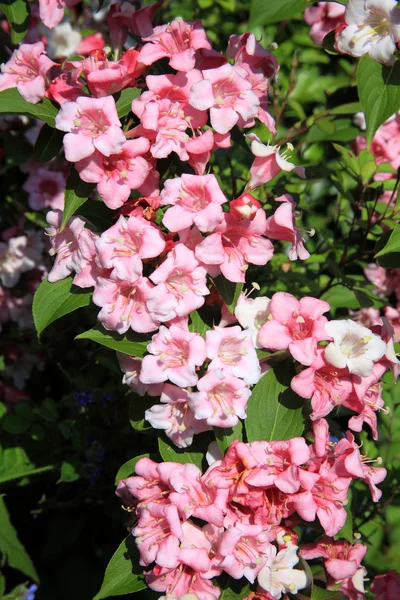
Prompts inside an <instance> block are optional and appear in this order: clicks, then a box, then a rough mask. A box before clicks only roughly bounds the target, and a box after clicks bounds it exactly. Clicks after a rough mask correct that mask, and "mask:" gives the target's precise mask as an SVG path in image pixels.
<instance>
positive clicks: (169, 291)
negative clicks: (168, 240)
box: [147, 244, 210, 322]
mask: <svg viewBox="0 0 400 600" xmlns="http://www.w3.org/2000/svg"><path fill="white" fill-rule="evenodd" d="M206 275H207V271H206V269H204V267H201V266H199V262H198V260H196V258H195V255H194V253H193V252H192V251H191V250H189V249H188V248H186V246H184V245H183V244H177V245H176V246H175V248H174V249H173V250H172V251H171V252H169V254H168V256H167V258H166V259H165V260H164V262H163V263H161V265H160V266H159V267H158V269H156V270H155V271H153V273H152V274H151V275H150V279H151V280H152V281H153V283H155V284H156V287H154V288H153V289H152V291H151V293H150V294H149V298H148V301H147V307H148V309H149V311H150V312H151V313H152V314H153V315H155V316H156V318H157V319H158V320H159V321H162V322H163V321H170V320H171V319H174V318H175V317H185V316H186V315H189V314H190V313H191V312H193V311H194V310H196V309H198V308H200V307H201V306H203V304H204V296H207V295H208V294H209V293H210V290H209V289H208V287H207V279H206Z"/></svg>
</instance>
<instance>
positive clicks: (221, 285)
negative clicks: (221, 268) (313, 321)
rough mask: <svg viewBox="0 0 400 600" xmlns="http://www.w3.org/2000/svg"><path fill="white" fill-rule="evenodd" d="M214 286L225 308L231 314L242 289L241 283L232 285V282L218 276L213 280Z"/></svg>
mask: <svg viewBox="0 0 400 600" xmlns="http://www.w3.org/2000/svg"><path fill="white" fill-rule="evenodd" d="M214 284H215V287H216V288H217V290H218V291H219V293H220V294H221V296H222V300H223V301H224V302H225V304H226V308H227V309H228V310H229V312H230V313H231V314H233V312H234V310H235V307H236V304H237V301H238V299H239V296H240V294H241V292H242V289H243V283H232V281H228V279H226V278H225V277H224V276H223V275H218V277H216V278H215V279H214Z"/></svg>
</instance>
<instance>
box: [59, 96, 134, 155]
mask: <svg viewBox="0 0 400 600" xmlns="http://www.w3.org/2000/svg"><path fill="white" fill-rule="evenodd" d="M56 127H57V129H60V130H61V131H66V132H68V133H67V135H65V136H64V152H65V158H66V159H67V160H69V161H70V162H76V161H79V160H82V159H83V158H87V157H88V156H91V155H92V154H93V153H94V152H95V150H98V151H99V152H100V153H101V154H104V156H110V154H118V153H119V151H120V150H121V148H122V146H123V144H124V143H125V136H124V133H123V131H122V129H121V123H120V121H119V118H118V114H117V109H116V107H115V100H114V98H113V97H112V96H106V97H105V98H86V97H83V96H82V97H79V98H78V99H77V100H76V102H64V104H63V105H62V106H61V108H60V112H59V113H58V115H57V116H56Z"/></svg>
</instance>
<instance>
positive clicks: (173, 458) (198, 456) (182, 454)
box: [158, 438, 204, 469]
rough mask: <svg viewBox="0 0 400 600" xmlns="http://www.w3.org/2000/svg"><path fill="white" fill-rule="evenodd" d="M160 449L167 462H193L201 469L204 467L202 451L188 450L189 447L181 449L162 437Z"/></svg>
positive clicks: (159, 440)
mask: <svg viewBox="0 0 400 600" xmlns="http://www.w3.org/2000/svg"><path fill="white" fill-rule="evenodd" d="M158 450H159V452H160V454H161V458H162V459H163V460H164V461H165V462H177V463H181V464H182V465H185V464H186V463H191V464H193V465H196V467H199V469H201V468H202V462H203V458H204V457H203V454H202V453H201V452H193V450H190V449H189V450H188V449H187V448H184V449H183V450H180V449H179V448H177V447H176V446H173V445H171V444H170V442H169V441H168V442H166V441H165V442H164V441H163V440H162V439H161V438H158Z"/></svg>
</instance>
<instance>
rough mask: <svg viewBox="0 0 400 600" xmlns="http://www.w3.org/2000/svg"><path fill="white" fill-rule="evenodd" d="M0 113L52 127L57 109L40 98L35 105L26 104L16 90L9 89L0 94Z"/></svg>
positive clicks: (45, 99) (46, 100) (48, 101)
mask: <svg viewBox="0 0 400 600" xmlns="http://www.w3.org/2000/svg"><path fill="white" fill-rule="evenodd" d="M0 113H2V114H18V115H27V116H28V117H33V118H35V119H39V120H40V121H44V122H45V123H47V124H48V125H50V127H54V126H55V118H56V115H57V113H58V109H57V108H56V106H55V105H54V104H53V103H52V102H50V100H48V99H47V98H42V100H40V102H38V103H37V104H31V103H30V102H26V101H25V100H24V99H23V98H22V96H20V94H19V92H18V90H17V88H10V89H8V90H3V91H2V92H0Z"/></svg>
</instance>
